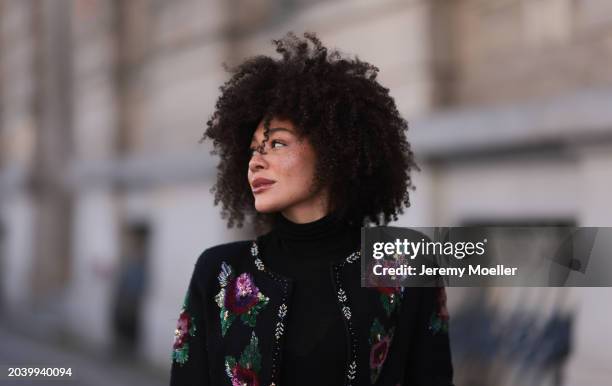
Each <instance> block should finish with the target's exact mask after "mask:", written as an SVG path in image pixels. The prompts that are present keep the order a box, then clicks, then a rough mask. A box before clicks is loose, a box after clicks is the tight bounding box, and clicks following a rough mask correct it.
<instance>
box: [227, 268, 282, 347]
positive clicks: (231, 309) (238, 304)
mask: <svg viewBox="0 0 612 386" xmlns="http://www.w3.org/2000/svg"><path fill="white" fill-rule="evenodd" d="M218 278H219V285H220V286H221V290H220V291H219V293H218V294H217V295H216V296H215V301H216V302H217V305H218V306H219V308H220V309H221V312H220V318H221V335H222V336H225V333H226V332H227V330H228V329H229V328H230V326H231V325H232V323H233V321H234V319H236V316H237V315H240V320H242V321H243V322H244V323H245V324H246V325H247V326H249V327H255V323H256V317H257V315H258V314H259V312H260V311H261V310H262V309H263V308H264V307H265V306H266V305H267V304H268V301H269V300H270V299H269V298H268V297H266V296H264V294H263V293H261V291H260V290H259V288H257V287H256V286H255V282H254V281H253V276H251V274H250V273H247V272H245V273H242V274H240V275H239V276H238V277H235V276H234V272H233V270H232V267H231V266H230V265H229V264H227V263H226V262H225V261H224V262H223V263H221V273H219V276H218Z"/></svg>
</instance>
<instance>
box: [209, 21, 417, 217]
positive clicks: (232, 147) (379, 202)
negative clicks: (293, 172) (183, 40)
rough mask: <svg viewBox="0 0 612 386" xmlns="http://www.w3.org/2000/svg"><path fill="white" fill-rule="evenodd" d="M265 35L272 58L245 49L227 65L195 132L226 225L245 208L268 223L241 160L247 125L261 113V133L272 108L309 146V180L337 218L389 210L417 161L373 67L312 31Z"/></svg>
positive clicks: (398, 206)
mask: <svg viewBox="0 0 612 386" xmlns="http://www.w3.org/2000/svg"><path fill="white" fill-rule="evenodd" d="M272 42H273V43H274V45H275V46H276V51H277V52H278V53H280V54H281V55H282V58H278V59H274V58H271V57H268V56H255V57H252V58H249V59H247V60H246V61H244V62H243V63H242V64H240V65H238V66H237V67H235V68H231V69H229V71H230V72H231V73H232V76H231V78H230V79H229V80H228V81H227V82H226V83H225V84H224V85H223V86H221V87H220V90H221V96H220V97H219V99H218V100H217V103H216V104H215V111H214V113H213V114H212V116H211V118H210V119H209V120H208V122H207V128H206V131H205V132H204V135H203V136H202V139H200V143H201V142H202V141H204V140H206V139H207V138H209V139H212V141H213V145H214V150H213V151H212V154H216V155H219V156H220V158H221V161H220V163H219V165H218V167H217V182H216V185H215V186H214V187H213V188H212V189H211V192H213V193H215V205H218V203H219V202H221V203H222V210H221V215H222V218H224V219H227V220H228V227H230V228H231V227H232V226H234V225H237V226H238V227H242V225H243V223H244V220H245V217H246V216H249V217H250V216H252V217H253V219H254V220H255V221H254V222H255V225H256V226H257V225H259V226H262V225H263V226H264V227H265V225H270V220H271V218H272V216H270V215H265V214H261V213H257V212H256V211H255V206H254V198H253V195H252V193H251V190H250V187H249V183H248V180H247V168H248V163H249V160H250V157H251V152H250V150H249V146H250V142H251V138H252V135H253V133H254V131H255V129H256V127H257V126H258V124H259V123H260V122H261V121H262V120H263V121H264V140H266V139H267V138H268V133H269V124H270V121H271V119H272V118H280V119H287V120H290V121H291V122H292V123H293V124H294V126H295V128H296V130H297V131H298V135H300V136H305V137H306V138H308V140H309V141H310V143H311V144H312V146H313V148H314V150H315V153H316V156H317V164H316V166H315V171H316V177H315V179H316V181H315V186H327V187H329V202H330V205H331V208H332V210H333V211H334V212H335V213H337V214H338V215H339V216H341V218H343V219H345V220H348V221H349V222H350V223H352V224H359V225H367V224H368V223H375V224H377V225H380V224H381V223H384V224H386V223H388V222H389V221H391V220H397V216H398V214H401V213H403V207H404V206H405V207H408V206H410V201H409V194H408V191H409V190H411V189H412V190H413V189H414V188H413V186H412V181H411V178H410V171H411V168H412V167H417V166H416V164H415V162H414V157H413V153H412V151H411V149H410V144H409V143H408V141H407V140H406V130H407V128H408V126H407V123H406V121H405V120H404V119H403V118H402V117H401V116H400V114H399V112H398V110H397V107H396V105H395V101H394V100H393V98H391V96H389V90H388V89H387V88H385V87H383V86H381V85H380V84H379V83H378V82H377V80H376V76H377V74H378V68H377V67H375V66H373V65H371V64H369V63H367V62H364V61H361V60H359V58H357V57H355V58H354V59H352V58H346V57H343V56H342V55H341V54H340V53H339V52H338V51H337V50H333V51H331V52H328V50H327V48H325V47H324V46H323V45H322V44H321V41H320V40H319V39H318V38H317V37H316V36H315V35H314V34H312V33H305V34H304V37H303V38H301V37H297V36H296V35H295V34H293V33H292V32H289V33H288V34H287V35H286V36H285V37H284V38H282V39H280V40H273V41H272ZM417 169H418V167H417Z"/></svg>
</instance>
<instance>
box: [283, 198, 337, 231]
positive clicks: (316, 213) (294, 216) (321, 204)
mask: <svg viewBox="0 0 612 386" xmlns="http://www.w3.org/2000/svg"><path fill="white" fill-rule="evenodd" d="M281 214H282V215H283V216H285V218H286V219H287V220H289V221H291V222H294V223H296V224H304V223H308V222H313V221H317V220H319V219H321V218H323V217H325V216H326V215H327V214H329V210H328V208H327V197H326V195H323V194H320V195H317V196H315V197H313V198H312V199H310V200H308V201H304V202H301V203H299V204H296V205H292V206H290V207H289V208H287V209H285V210H283V211H281Z"/></svg>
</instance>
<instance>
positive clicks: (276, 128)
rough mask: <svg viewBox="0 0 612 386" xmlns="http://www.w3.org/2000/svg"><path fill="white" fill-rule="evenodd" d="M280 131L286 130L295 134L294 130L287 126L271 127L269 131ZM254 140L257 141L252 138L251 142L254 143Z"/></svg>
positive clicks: (271, 132) (269, 132)
mask: <svg viewBox="0 0 612 386" xmlns="http://www.w3.org/2000/svg"><path fill="white" fill-rule="evenodd" d="M278 131H286V132H288V133H291V134H294V131H293V130H289V129H287V128H285V127H271V128H270V130H269V131H268V134H273V133H276V132H278ZM254 142H256V141H255V139H252V140H251V144H253V143H254Z"/></svg>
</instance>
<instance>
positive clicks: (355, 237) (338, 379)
mask: <svg viewBox="0 0 612 386" xmlns="http://www.w3.org/2000/svg"><path fill="white" fill-rule="evenodd" d="M360 235H361V234H360V228H358V227H351V226H349V225H348V224H347V223H345V222H343V221H340V220H338V219H337V218H336V217H335V216H334V215H333V214H330V215H327V216H325V217H323V218H321V219H319V220H316V221H313V222H310V223H305V224H297V223H294V222H291V221H289V220H288V219H286V218H285V217H284V216H282V215H279V216H278V218H277V220H276V222H275V226H274V228H273V230H272V231H271V232H270V233H268V234H266V235H265V236H263V237H262V238H261V245H260V247H261V249H260V255H261V258H262V260H263V261H264V263H265V264H266V265H267V266H268V267H269V268H270V269H271V270H272V271H273V272H276V273H278V274H280V275H283V276H285V277H287V278H289V279H292V280H293V293H292V295H291V296H292V297H291V299H290V301H289V306H290V308H289V313H288V316H287V317H288V320H287V329H286V336H285V342H284V346H283V352H282V356H283V360H282V366H281V373H280V377H281V382H280V384H281V385H295V386H299V385H313V384H316V385H317V386H325V385H334V386H336V385H340V384H342V383H343V382H344V376H345V374H344V369H345V366H346V356H347V347H346V339H347V337H346V329H345V326H344V320H343V319H342V318H343V316H342V313H341V311H340V309H339V307H338V304H337V302H336V294H335V291H334V286H333V283H332V274H331V264H332V263H335V262H339V261H341V260H343V259H344V258H346V257H347V256H348V255H350V254H351V253H352V252H354V251H357V250H358V249H359V246H360Z"/></svg>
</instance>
